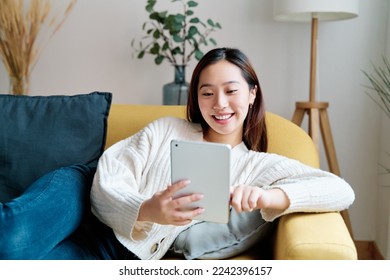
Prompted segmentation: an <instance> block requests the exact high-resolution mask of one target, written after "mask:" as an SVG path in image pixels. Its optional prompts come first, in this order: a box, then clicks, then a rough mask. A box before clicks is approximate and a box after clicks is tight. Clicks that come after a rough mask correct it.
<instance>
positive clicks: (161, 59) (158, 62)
mask: <svg viewBox="0 0 390 280" xmlns="http://www.w3.org/2000/svg"><path fill="white" fill-rule="evenodd" d="M164 58H165V57H164V56H162V55H158V56H157V57H156V58H155V59H154V62H155V63H156V64H157V65H160V64H161V62H163V61H164Z"/></svg>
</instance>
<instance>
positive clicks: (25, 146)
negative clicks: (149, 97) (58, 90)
mask: <svg viewBox="0 0 390 280" xmlns="http://www.w3.org/2000/svg"><path fill="white" fill-rule="evenodd" d="M111 101H112V94H111V93H108V92H92V93H89V94H78V95H72V96H65V95H53V96H14V95H1V94H0V202H7V201H9V200H11V199H13V198H15V197H18V196H20V195H21V194H22V193H23V192H24V190H25V189H26V188H27V187H28V186H29V185H30V184H31V183H32V182H34V181H35V180H36V179H38V178H39V177H41V176H43V175H44V174H46V173H48V172H50V171H52V170H54V169H57V168H60V167H64V166H69V165H74V164H86V165H89V166H91V167H94V166H96V165H97V161H98V159H99V157H100V156H101V154H102V153H103V150H104V145H105V141H106V134H107V119H108V114H109V110H110V106H111Z"/></svg>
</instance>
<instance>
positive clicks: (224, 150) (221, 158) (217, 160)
mask: <svg viewBox="0 0 390 280" xmlns="http://www.w3.org/2000/svg"><path fill="white" fill-rule="evenodd" d="M230 151H231V147H230V145H225V144H219V143H210V142H191V141H182V140H172V141H171V175H172V177H171V180H172V183H174V182H177V181H180V180H184V179H188V180H190V181H191V183H190V184H188V185H187V186H186V187H185V188H184V189H182V190H180V191H179V192H177V193H176V195H175V197H177V196H183V195H186V194H191V193H202V194H203V195H204V198H203V199H202V200H200V201H197V202H194V203H192V204H190V205H189V208H196V207H202V208H204V209H205V211H204V212H203V213H202V214H200V215H199V216H196V218H195V219H196V220H201V221H210V222H216V223H227V222H228V221H229V213H230V211H229V209H230V206H229V200H230Z"/></svg>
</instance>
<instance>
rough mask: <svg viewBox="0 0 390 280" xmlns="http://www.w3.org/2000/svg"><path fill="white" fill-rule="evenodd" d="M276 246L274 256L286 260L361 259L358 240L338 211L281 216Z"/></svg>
mask: <svg viewBox="0 0 390 280" xmlns="http://www.w3.org/2000/svg"><path fill="white" fill-rule="evenodd" d="M274 248H275V250H274V257H275V258H276V259H283V260H297V259H300V260H324V259H330V260H342V259H344V260H356V259H357V251H356V247H355V244H354V242H353V240H352V238H351V236H350V234H349V231H348V228H347V226H346V225H345V223H344V221H343V218H342V216H341V215H340V213H338V212H330V213H295V214H289V215H286V216H283V217H281V218H280V220H279V223H278V227H277V231H276V240H275V247H274Z"/></svg>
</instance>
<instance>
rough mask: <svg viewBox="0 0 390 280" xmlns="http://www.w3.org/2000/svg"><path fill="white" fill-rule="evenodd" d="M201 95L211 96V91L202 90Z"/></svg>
mask: <svg viewBox="0 0 390 280" xmlns="http://www.w3.org/2000/svg"><path fill="white" fill-rule="evenodd" d="M202 95H203V96H211V95H213V94H212V93H211V92H204V93H202Z"/></svg>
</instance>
